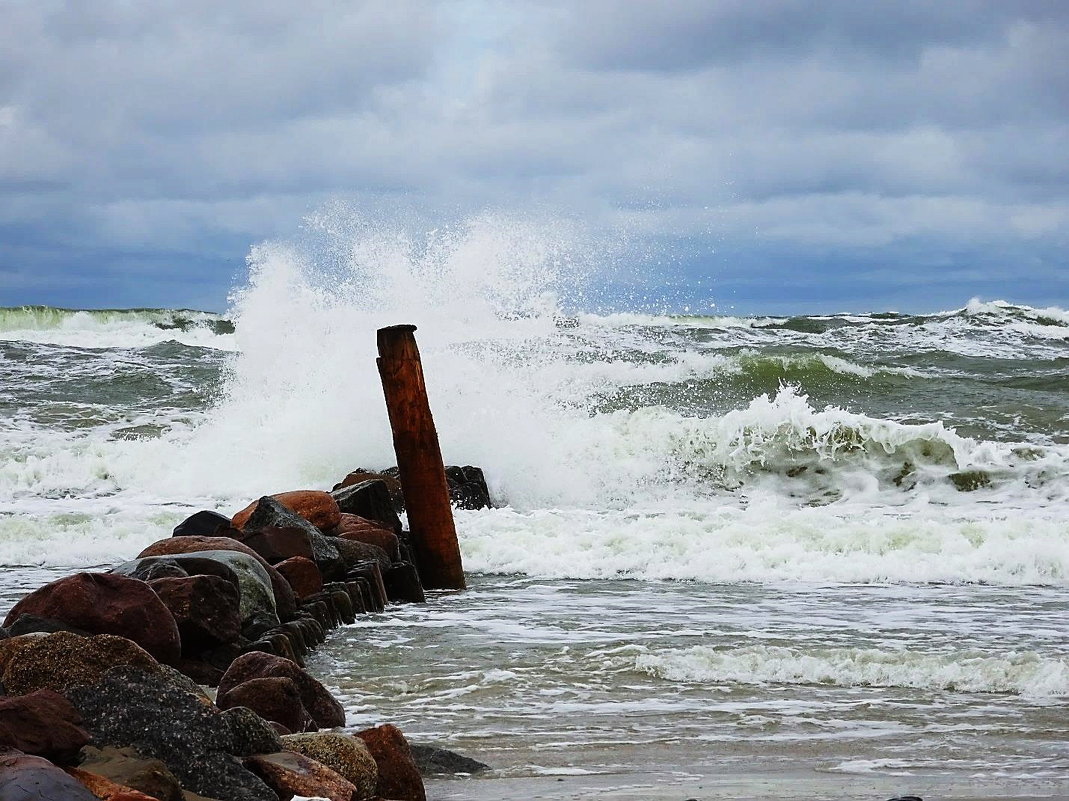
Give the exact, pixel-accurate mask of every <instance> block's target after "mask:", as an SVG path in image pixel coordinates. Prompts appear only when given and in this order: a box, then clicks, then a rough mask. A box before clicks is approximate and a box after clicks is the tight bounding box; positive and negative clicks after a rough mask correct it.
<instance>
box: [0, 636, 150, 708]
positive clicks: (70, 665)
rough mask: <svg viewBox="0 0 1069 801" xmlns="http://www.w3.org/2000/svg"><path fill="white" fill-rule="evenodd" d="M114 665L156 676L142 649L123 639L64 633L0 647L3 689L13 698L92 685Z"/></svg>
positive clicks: (27, 638) (8, 642)
mask: <svg viewBox="0 0 1069 801" xmlns="http://www.w3.org/2000/svg"><path fill="white" fill-rule="evenodd" d="M116 665H132V666H135V667H139V668H141V669H142V670H145V671H148V672H154V673H158V672H159V671H160V665H159V664H158V663H157V662H156V660H155V659H153V658H152V655H151V654H149V653H148V651H146V650H145V649H144V648H142V647H141V646H139V645H138V644H137V643H135V642H133V641H132V640H128V639H126V638H125V637H116V636H114V635H111V634H97V635H94V636H91V637H79V636H78V635H77V634H71V633H70V632H68V631H58V632H56V633H54V634H42V635H27V636H25V637H15V638H12V639H10V640H5V641H4V642H2V643H0V670H2V671H3V672H2V673H0V675H2V677H3V679H2V680H3V684H4V688H5V689H6V690H7V691H8V692H9V693H12V694H14V695H22V694H25V693H32V692H34V691H35V690H42V689H49V690H55V691H56V692H61V693H62V692H66V691H67V690H69V689H70V688H71V687H78V686H82V685H86V684H96V683H97V682H98V681H100V680H101V679H102V678H103V677H104V674H105V673H106V672H107V671H108V670H110V669H111V668H113V667H115V666H116Z"/></svg>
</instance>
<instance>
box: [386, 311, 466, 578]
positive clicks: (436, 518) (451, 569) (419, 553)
mask: <svg viewBox="0 0 1069 801" xmlns="http://www.w3.org/2000/svg"><path fill="white" fill-rule="evenodd" d="M415 330H416V327H415V326H414V325H394V326H390V327H389V328H380V329H379V331H378V348H379V358H378V366H379V376H380V378H381V379H382V392H383V394H384V395H385V396H386V411H387V412H388V413H389V415H390V428H391V429H392V430H393V448H394V451H395V452H396V454H397V469H398V472H399V473H400V479H401V491H402V492H403V493H404V496H405V508H406V509H407V511H408V527H409V530H410V531H411V532H412V549H413V550H414V551H415V557H416V561H417V563H418V567H419V575H420V579H422V581H423V586H424V587H426V588H427V589H432V590H462V589H464V587H465V584H464V566H463V565H462V564H461V561H460V544H459V543H458V542H457V531H456V526H455V525H454V524H453V507H452V506H451V505H450V503H449V486H448V484H446V480H445V466H444V465H443V463H442V449H441V447H440V446H439V445H438V432H437V431H435V428H434V420H433V419H432V418H431V407H430V404H429V403H428V402H427V388H426V386H425V384H424V382H423V365H422V364H421V363H420V360H419V349H418V348H417V347H416V338H415V336H414V335H413V332H414V331H415Z"/></svg>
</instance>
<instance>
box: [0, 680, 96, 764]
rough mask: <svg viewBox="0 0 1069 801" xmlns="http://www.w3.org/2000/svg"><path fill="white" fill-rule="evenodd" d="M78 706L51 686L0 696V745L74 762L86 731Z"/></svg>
mask: <svg viewBox="0 0 1069 801" xmlns="http://www.w3.org/2000/svg"><path fill="white" fill-rule="evenodd" d="M81 722H82V717H81V715H79V714H78V710H77V709H75V708H74V707H73V706H71V704H70V701H68V700H67V699H66V698H64V697H63V696H62V695H60V694H59V693H57V692H55V691H53V690H37V691H36V692H32V693H30V694H29V695H22V696H18V697H14V698H8V697H0V747H3V748H15V749H18V750H19V751H22V752H23V753H24V754H32V755H34V756H39V757H44V758H45V759H48V760H51V761H52V762H56V763H60V764H64V763H70V762H74V760H75V758H76V757H77V756H78V751H79V750H81V748H82V746H84V745H85V744H86V743H87V742H89V734H88V733H87V732H86V731H85V730H84V729H82V728H81V727H80V726H79V725H78V724H79V723H81Z"/></svg>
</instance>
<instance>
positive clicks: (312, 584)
mask: <svg viewBox="0 0 1069 801" xmlns="http://www.w3.org/2000/svg"><path fill="white" fill-rule="evenodd" d="M275 570H277V571H278V572H279V573H281V574H282V577H283V578H284V579H286V581H288V582H289V585H290V586H291V587H292V588H293V594H294V595H295V596H296V597H297V599H298V600H299V601H303V600H304V599H305V598H307V597H308V596H310V595H315V594H316V593H317V592H319V591H320V590H322V589H323V574H322V573H320V572H319V568H318V567H316V563H315V562H313V561H312V560H311V559H306V558H304V557H303V556H292V557H290V558H289V559H286V560H285V561H283V562H279V563H278V564H277V565H275Z"/></svg>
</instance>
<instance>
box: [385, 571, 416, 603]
mask: <svg viewBox="0 0 1069 801" xmlns="http://www.w3.org/2000/svg"><path fill="white" fill-rule="evenodd" d="M382 583H383V584H385V585H386V594H387V595H388V596H389V598H390V600H391V601H393V602H394V603H418V604H421V603H424V602H425V601H426V600H427V597H426V595H425V594H424V592H423V584H422V583H421V582H420V580H419V573H418V572H417V571H416V566H415V565H413V564H412V563H411V562H398V563H397V564H395V565H390V566H389V567H388V568H387V569H386V570H383V571H382Z"/></svg>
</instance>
